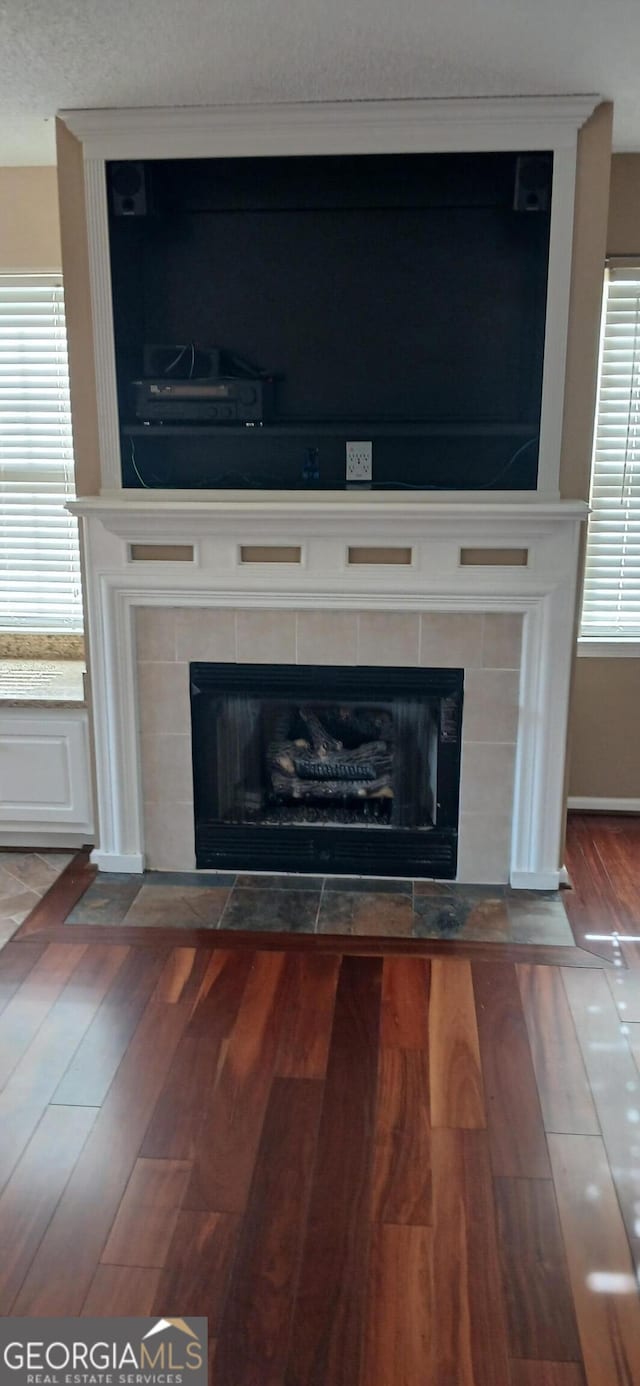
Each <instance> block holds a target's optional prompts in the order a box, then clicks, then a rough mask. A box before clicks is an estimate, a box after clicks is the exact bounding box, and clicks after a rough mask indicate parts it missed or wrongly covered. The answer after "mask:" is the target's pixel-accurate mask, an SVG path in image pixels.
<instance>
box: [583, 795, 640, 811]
mask: <svg viewBox="0 0 640 1386" xmlns="http://www.w3.org/2000/svg"><path fill="white" fill-rule="evenodd" d="M567 807H568V808H570V809H584V810H586V811H590V812H591V813H640V799H608V798H607V799H599V798H597V797H595V796H592V795H590V794H587V795H583V794H576V795H571V796H570V798H569V800H568V804H567Z"/></svg>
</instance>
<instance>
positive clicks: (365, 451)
mask: <svg viewBox="0 0 640 1386" xmlns="http://www.w3.org/2000/svg"><path fill="white" fill-rule="evenodd" d="M346 479H347V481H372V479H373V443H347V478H346Z"/></svg>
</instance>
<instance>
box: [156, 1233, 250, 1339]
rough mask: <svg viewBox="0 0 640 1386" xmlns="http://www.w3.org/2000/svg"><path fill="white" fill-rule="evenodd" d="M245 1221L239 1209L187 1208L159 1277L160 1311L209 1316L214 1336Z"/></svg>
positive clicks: (210, 1327) (157, 1298) (210, 1331)
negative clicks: (207, 1210) (201, 1210)
mask: <svg viewBox="0 0 640 1386" xmlns="http://www.w3.org/2000/svg"><path fill="white" fill-rule="evenodd" d="M239 1226H240V1219H239V1218H238V1217H236V1216H235V1214H233V1213H194V1212H191V1211H190V1210H188V1209H185V1208H183V1209H182V1211H181V1212H180V1213H179V1214H178V1220H177V1222H176V1227H175V1232H174V1234H173V1239H172V1242H171V1246H170V1247H169V1251H168V1253H167V1259H166V1269H165V1270H164V1272H163V1273H162V1277H161V1279H160V1280H159V1282H158V1290H157V1294H156V1298H155V1303H154V1312H155V1313H156V1314H163V1315H166V1314H172V1315H175V1316H177V1317H180V1316H181V1315H182V1314H185V1313H186V1314H188V1315H189V1316H190V1317H191V1316H196V1317H202V1318H206V1319H208V1321H209V1337H210V1338H211V1336H212V1335H215V1334H216V1333H217V1330H218V1325H219V1322H220V1315H221V1312H222V1307H223V1304H224V1301H225V1298H226V1293H227V1286H228V1283H229V1276H230V1274H231V1266H232V1262H233V1257H234V1254H235V1249H236V1243H237V1238H238V1229H239ZM185 1306H186V1308H185Z"/></svg>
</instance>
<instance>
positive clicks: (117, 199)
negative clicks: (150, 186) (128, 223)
mask: <svg viewBox="0 0 640 1386" xmlns="http://www.w3.org/2000/svg"><path fill="white" fill-rule="evenodd" d="M109 184H110V189H111V206H112V207H113V215H114V216H115V217H145V216H146V215H147V211H148V205H147V204H148V198H147V175H146V172H145V167H144V164H142V163H137V162H134V161H133V160H127V162H126V163H114V164H111V167H110V169H109Z"/></svg>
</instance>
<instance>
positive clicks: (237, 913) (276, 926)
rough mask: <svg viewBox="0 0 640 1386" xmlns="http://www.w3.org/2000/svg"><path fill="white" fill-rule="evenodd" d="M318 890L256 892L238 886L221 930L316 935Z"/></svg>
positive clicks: (249, 888) (221, 924)
mask: <svg viewBox="0 0 640 1386" xmlns="http://www.w3.org/2000/svg"><path fill="white" fill-rule="evenodd" d="M319 903H320V891H319V890H315V891H314V890H254V889H252V888H251V887H248V886H236V888H235V890H234V891H233V892H232V895H231V899H230V900H229V903H228V905H227V908H226V910H225V912H224V915H223V917H222V920H221V922H220V927H221V928H222V929H259V930H263V931H265V932H266V931H273V932H276V933H277V932H282V933H305V934H309V933H313V931H314V929H315V926H316V918H317V914H318V905H319Z"/></svg>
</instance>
